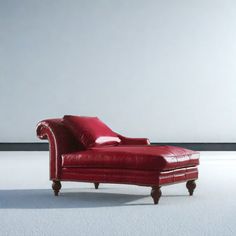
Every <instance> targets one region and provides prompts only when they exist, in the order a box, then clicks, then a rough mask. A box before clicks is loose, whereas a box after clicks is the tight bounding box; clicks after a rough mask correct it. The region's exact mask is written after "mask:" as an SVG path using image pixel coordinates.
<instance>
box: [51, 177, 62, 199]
mask: <svg viewBox="0 0 236 236" xmlns="http://www.w3.org/2000/svg"><path fill="white" fill-rule="evenodd" d="M52 189H53V191H54V195H55V196H58V193H59V191H60V189H61V182H60V181H58V180H53V182H52Z"/></svg>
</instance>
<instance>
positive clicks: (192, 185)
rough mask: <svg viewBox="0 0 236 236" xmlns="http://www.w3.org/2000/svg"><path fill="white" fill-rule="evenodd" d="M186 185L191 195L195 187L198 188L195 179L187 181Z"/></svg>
mask: <svg viewBox="0 0 236 236" xmlns="http://www.w3.org/2000/svg"><path fill="white" fill-rule="evenodd" d="M186 187H187V189H188V192H189V195H190V196H192V195H193V191H194V189H195V188H196V183H195V180H189V181H188V182H187V183H186Z"/></svg>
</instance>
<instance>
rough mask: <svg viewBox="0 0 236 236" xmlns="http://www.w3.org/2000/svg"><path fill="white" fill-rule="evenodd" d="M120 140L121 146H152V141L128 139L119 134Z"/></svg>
mask: <svg viewBox="0 0 236 236" xmlns="http://www.w3.org/2000/svg"><path fill="white" fill-rule="evenodd" d="M117 136H118V137H119V138H120V140H121V142H120V145H150V141H149V139H148V138H128V137H125V136H122V135H120V134H117Z"/></svg>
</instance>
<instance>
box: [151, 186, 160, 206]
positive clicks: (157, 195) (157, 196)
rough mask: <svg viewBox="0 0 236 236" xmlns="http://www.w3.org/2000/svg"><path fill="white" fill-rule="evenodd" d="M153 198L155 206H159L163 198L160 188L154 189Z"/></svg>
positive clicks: (155, 187)
mask: <svg viewBox="0 0 236 236" xmlns="http://www.w3.org/2000/svg"><path fill="white" fill-rule="evenodd" d="M151 196H152V198H153V201H154V204H158V202H159V199H160V197H161V187H160V186H154V187H152V191H151Z"/></svg>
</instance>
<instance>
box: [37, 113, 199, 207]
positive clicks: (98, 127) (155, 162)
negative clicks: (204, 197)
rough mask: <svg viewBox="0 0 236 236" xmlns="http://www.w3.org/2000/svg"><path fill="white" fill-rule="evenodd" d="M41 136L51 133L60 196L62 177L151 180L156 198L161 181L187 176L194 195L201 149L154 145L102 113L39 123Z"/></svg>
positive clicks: (96, 180) (52, 164)
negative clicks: (122, 130)
mask: <svg viewBox="0 0 236 236" xmlns="http://www.w3.org/2000/svg"><path fill="white" fill-rule="evenodd" d="M37 136H38V137H39V138H40V139H48V141H49V147H50V148H49V149H50V180H52V181H53V184H52V188H53V190H54V194H55V195H56V196H58V193H59V191H60V189H61V181H80V182H91V183H94V185H95V188H96V189H97V188H98V185H99V183H117V184H133V185H140V186H150V187H151V188H152V190H151V196H152V198H153V201H154V203H155V204H157V203H158V201H159V198H160V197H161V190H160V188H161V186H164V185H168V184H175V183H180V182H187V183H186V187H187V189H188V191H189V194H190V195H192V194H193V191H194V189H195V187H196V184H195V180H196V179H197V178H198V169H197V165H198V164H199V153H198V152H196V151H191V150H188V149H184V148H180V147H173V146H152V145H150V142H149V140H148V139H146V138H127V137H124V136H122V135H120V134H117V133H115V132H113V131H112V130H111V129H110V128H109V127H107V126H106V125H105V124H104V123H102V122H101V121H100V120H99V119H98V118H97V117H82V116H64V117H63V118H62V119H48V120H43V121H41V122H39V123H38V126H37Z"/></svg>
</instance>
